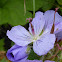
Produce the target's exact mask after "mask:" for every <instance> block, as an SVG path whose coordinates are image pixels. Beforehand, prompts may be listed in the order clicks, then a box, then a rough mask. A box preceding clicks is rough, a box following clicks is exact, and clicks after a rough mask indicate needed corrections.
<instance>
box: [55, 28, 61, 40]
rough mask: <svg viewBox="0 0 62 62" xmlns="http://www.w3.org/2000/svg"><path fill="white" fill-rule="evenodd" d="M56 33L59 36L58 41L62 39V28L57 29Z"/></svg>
mask: <svg viewBox="0 0 62 62" xmlns="http://www.w3.org/2000/svg"><path fill="white" fill-rule="evenodd" d="M54 34H55V36H56V38H57V41H59V40H62V29H60V30H58V31H55V32H54Z"/></svg>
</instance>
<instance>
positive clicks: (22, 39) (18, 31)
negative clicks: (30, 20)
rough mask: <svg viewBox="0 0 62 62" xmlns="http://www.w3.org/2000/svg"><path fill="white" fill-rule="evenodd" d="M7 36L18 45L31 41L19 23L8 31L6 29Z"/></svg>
mask: <svg viewBox="0 0 62 62" xmlns="http://www.w3.org/2000/svg"><path fill="white" fill-rule="evenodd" d="M7 36H8V38H9V39H11V40H12V41H13V42H15V43H16V44H17V45H19V46H26V45H28V44H29V43H31V42H30V40H31V35H30V34H29V32H28V31H27V30H26V29H25V28H24V27H22V26H20V25H18V26H15V27H13V28H12V29H11V30H10V31H9V30H8V31H7Z"/></svg>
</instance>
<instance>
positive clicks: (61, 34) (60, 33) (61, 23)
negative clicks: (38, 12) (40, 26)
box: [44, 10, 62, 40]
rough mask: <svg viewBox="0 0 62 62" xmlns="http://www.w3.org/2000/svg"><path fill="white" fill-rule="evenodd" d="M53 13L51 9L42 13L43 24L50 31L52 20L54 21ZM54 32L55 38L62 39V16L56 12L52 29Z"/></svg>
mask: <svg viewBox="0 0 62 62" xmlns="http://www.w3.org/2000/svg"><path fill="white" fill-rule="evenodd" d="M54 13H55V11H53V10H48V11H46V12H45V13H44V17H45V26H44V28H49V29H50V31H51V28H52V25H53V21H54ZM54 34H55V35H56V38H57V40H61V39H62V16H60V15H59V14H58V12H56V14H55V29H54Z"/></svg>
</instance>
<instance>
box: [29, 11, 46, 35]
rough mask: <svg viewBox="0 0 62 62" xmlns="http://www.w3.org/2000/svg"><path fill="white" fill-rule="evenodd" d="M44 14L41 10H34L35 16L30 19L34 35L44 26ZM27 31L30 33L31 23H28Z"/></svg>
mask: <svg viewBox="0 0 62 62" xmlns="http://www.w3.org/2000/svg"><path fill="white" fill-rule="evenodd" d="M44 23H45V21H44V15H43V13H42V12H40V11H39V12H36V14H35V18H33V20H32V25H33V28H34V33H35V35H39V34H40V33H41V31H42V29H43V27H44ZM29 31H30V33H31V34H32V30H31V25H30V24H29Z"/></svg>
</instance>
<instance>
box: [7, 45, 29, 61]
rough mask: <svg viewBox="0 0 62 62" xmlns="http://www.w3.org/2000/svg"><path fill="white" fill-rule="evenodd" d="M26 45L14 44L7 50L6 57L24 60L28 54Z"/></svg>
mask: <svg viewBox="0 0 62 62" xmlns="http://www.w3.org/2000/svg"><path fill="white" fill-rule="evenodd" d="M26 49H27V46H23V47H21V46H18V45H14V46H13V47H11V48H10V49H9V50H8V51H7V54H6V56H7V58H8V59H9V60H11V61H13V62H15V61H18V60H24V59H27V57H28V54H27V53H26Z"/></svg>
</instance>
